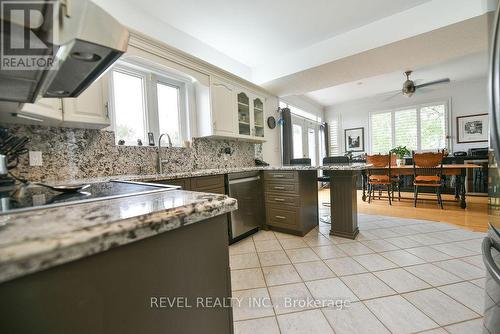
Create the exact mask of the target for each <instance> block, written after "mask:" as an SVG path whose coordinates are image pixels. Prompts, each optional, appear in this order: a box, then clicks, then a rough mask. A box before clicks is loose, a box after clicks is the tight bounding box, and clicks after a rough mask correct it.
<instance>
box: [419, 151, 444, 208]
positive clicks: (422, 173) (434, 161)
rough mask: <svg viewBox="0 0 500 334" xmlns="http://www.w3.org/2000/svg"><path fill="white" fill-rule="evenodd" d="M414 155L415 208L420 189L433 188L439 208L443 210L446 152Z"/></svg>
mask: <svg viewBox="0 0 500 334" xmlns="http://www.w3.org/2000/svg"><path fill="white" fill-rule="evenodd" d="M412 155H413V189H414V201H413V206H414V207H417V200H418V191H419V187H432V188H434V189H435V192H436V197H437V201H438V204H439V206H440V207H441V209H443V199H442V198H441V187H442V185H443V157H444V150H443V151H440V152H437V153H436V152H426V153H415V151H413V152H412Z"/></svg>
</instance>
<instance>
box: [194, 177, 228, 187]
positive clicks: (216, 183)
mask: <svg viewBox="0 0 500 334" xmlns="http://www.w3.org/2000/svg"><path fill="white" fill-rule="evenodd" d="M220 187H224V175H210V176H199V177H193V178H191V189H193V190H194V191H196V190H198V189H201V188H203V189H204V188H220Z"/></svg>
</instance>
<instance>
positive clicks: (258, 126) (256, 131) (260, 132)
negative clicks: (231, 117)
mask: <svg viewBox="0 0 500 334" xmlns="http://www.w3.org/2000/svg"><path fill="white" fill-rule="evenodd" d="M253 135H254V136H255V137H264V103H263V102H262V100H261V99H260V98H256V99H254V100H253Z"/></svg>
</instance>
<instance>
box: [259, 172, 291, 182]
mask: <svg viewBox="0 0 500 334" xmlns="http://www.w3.org/2000/svg"><path fill="white" fill-rule="evenodd" d="M297 175H298V174H297V172H294V171H285V172H280V171H265V172H264V180H269V181H271V180H296V179H297Z"/></svg>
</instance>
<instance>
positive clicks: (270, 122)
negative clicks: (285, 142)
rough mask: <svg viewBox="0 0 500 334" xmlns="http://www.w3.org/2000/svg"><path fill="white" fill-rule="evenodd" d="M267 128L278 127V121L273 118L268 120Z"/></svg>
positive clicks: (270, 117)
mask: <svg viewBox="0 0 500 334" xmlns="http://www.w3.org/2000/svg"><path fill="white" fill-rule="evenodd" d="M267 126H268V127H269V129H274V128H275V127H276V119H275V118H274V117H273V116H269V117H268V118H267Z"/></svg>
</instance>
